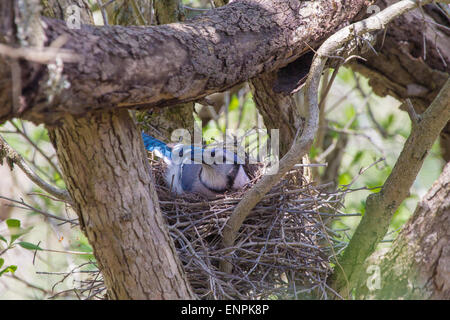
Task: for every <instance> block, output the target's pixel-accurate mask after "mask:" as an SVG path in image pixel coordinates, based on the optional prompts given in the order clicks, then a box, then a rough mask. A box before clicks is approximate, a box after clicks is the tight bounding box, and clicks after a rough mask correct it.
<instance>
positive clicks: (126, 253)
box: [44, 3, 194, 299]
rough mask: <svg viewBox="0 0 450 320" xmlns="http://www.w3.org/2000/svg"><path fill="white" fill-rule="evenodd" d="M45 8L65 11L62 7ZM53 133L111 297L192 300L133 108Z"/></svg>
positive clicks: (69, 120) (67, 121)
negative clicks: (130, 112)
mask: <svg viewBox="0 0 450 320" xmlns="http://www.w3.org/2000/svg"><path fill="white" fill-rule="evenodd" d="M64 4H65V5H70V4H71V3H64ZM72 4H73V3H72ZM77 4H78V3H77ZM44 8H46V9H47V10H49V12H56V13H57V14H58V12H59V14H63V10H62V9H61V10H60V11H58V10H57V9H58V6H56V4H55V3H54V4H53V6H48V7H47V6H46V7H44ZM88 13H89V10H83V11H82V14H83V15H84V18H83V21H84V22H91V23H92V19H91V17H90V16H89V15H88ZM59 17H60V18H62V16H59ZM191 116H192V115H191ZM48 129H49V135H50V138H51V140H52V143H53V145H54V147H55V149H56V151H57V156H58V161H59V163H60V164H61V167H62V170H63V176H64V181H65V182H66V185H67V188H68V190H69V192H70V194H71V196H72V202H73V203H74V209H75V211H76V212H77V214H78V217H79V220H80V222H81V227H82V230H83V231H84V232H85V234H86V236H87V238H88V240H89V243H90V244H91V245H92V247H93V249H94V255H95V257H96V260H97V262H98V265H99V268H100V270H101V272H102V275H103V277H104V279H105V283H106V286H107V288H108V291H107V292H108V297H109V298H112V299H188V298H193V297H194V294H193V293H192V291H191V289H190V285H189V284H188V283H187V280H186V278H185V276H184V271H183V270H182V268H181V265H180V263H179V261H178V255H177V253H176V250H175V248H174V246H173V242H172V239H171V238H170V236H169V234H168V231H167V226H166V222H165V220H164V219H163V218H162V214H161V211H160V208H159V204H158V196H157V194H156V191H155V188H154V184H153V180H152V174H151V171H150V170H149V169H150V168H149V165H148V161H147V157H146V153H145V152H144V151H143V148H142V142H141V136H140V134H139V130H137V128H136V126H135V124H134V122H133V121H132V119H131V118H130V116H129V115H128V111H127V110H119V111H114V112H106V113H103V114H99V113H97V114H92V115H88V116H87V117H86V118H82V119H75V118H73V117H71V116H70V115H67V116H66V117H65V118H64V119H63V121H62V122H61V123H60V124H59V126H58V127H53V128H52V127H49V128H48Z"/></svg>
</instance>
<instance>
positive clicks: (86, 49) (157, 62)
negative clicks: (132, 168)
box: [0, 0, 365, 123]
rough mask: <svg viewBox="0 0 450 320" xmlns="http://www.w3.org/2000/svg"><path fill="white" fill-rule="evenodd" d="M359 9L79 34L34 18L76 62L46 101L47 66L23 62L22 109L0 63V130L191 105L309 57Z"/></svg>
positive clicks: (225, 12) (284, 11) (211, 17)
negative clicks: (4, 125)
mask: <svg viewBox="0 0 450 320" xmlns="http://www.w3.org/2000/svg"><path fill="white" fill-rule="evenodd" d="M11 2H12V0H8V1H2V2H1V4H0V18H1V19H2V21H3V23H2V24H1V29H0V30H1V34H8V35H9V36H8V37H7V39H6V40H7V43H9V44H13V43H14V42H15V38H14V35H15V33H14V28H13V27H14V23H13V21H12V19H11V18H12V17H14V10H13V8H12V7H11ZM364 7H365V0H347V1H336V2H333V3H330V2H329V1H325V0H322V1H314V2H310V1H302V2H299V1H297V0H291V1H285V0H272V1H269V0H237V1H233V2H232V3H230V4H229V5H227V6H225V7H222V8H218V9H215V10H210V11H208V12H206V13H205V14H204V15H201V16H199V17H196V18H194V19H192V20H191V21H189V22H186V23H175V24H170V25H163V26H157V27H121V26H109V27H93V26H88V25H83V26H82V28H81V29H80V30H77V29H69V28H68V27H67V26H66V24H65V23H64V22H62V21H60V20H55V19H43V21H44V22H45V24H46V28H45V30H44V31H45V36H46V45H48V44H50V43H52V41H54V40H55V39H56V38H57V37H59V36H60V35H62V34H64V35H65V37H66V39H67V41H66V43H65V45H64V48H65V49H67V50H71V51H73V52H75V53H76V54H77V55H78V56H79V57H80V58H81V59H80V61H78V62H77V63H68V62H66V63H65V65H64V70H63V72H62V75H61V76H62V79H63V80H65V82H64V83H70V87H69V88H67V87H62V88H61V89H60V90H58V91H56V92H54V97H53V100H52V101H48V87H47V85H46V83H47V80H48V78H49V75H48V72H47V68H46V66H42V65H41V66H36V65H34V64H32V63H30V62H24V63H22V64H21V66H20V67H21V75H22V87H21V90H20V92H19V94H20V101H21V103H20V104H19V105H15V104H13V103H12V97H11V92H10V90H9V89H10V87H8V86H5V85H4V83H11V72H10V66H9V62H6V61H4V60H2V61H0V78H1V79H5V80H3V81H4V82H3V85H0V104H1V105H2V106H3V107H2V109H1V110H0V121H4V120H7V119H10V118H12V117H21V118H23V119H28V120H32V121H34V122H36V123H42V122H46V123H55V122H57V121H58V120H59V119H61V118H62V117H63V116H64V115H65V114H66V113H71V114H73V115H78V116H82V115H86V114H87V113H88V112H89V111H93V110H111V109H115V108H121V107H123V108H125V107H126V108H150V107H155V108H156V107H161V106H168V105H176V104H180V103H183V102H188V101H193V100H196V99H199V98H201V97H204V96H206V95H209V94H211V93H214V92H217V91H223V90H226V89H227V88H230V87H232V86H233V85H235V84H238V83H240V82H243V81H246V80H247V79H249V78H251V77H254V76H256V75H257V74H260V73H262V72H269V71H272V70H276V69H278V68H281V67H283V66H286V65H287V64H288V63H290V62H293V61H295V60H296V59H297V58H299V57H300V56H301V55H302V54H304V53H305V52H306V51H307V50H309V47H308V45H307V44H309V46H311V47H317V46H318V45H319V44H320V43H321V42H322V41H324V39H326V38H327V37H328V36H329V35H331V34H332V33H333V32H334V31H336V30H338V29H340V28H341V27H342V26H343V25H345V24H347V23H348V22H349V21H351V20H352V19H353V18H354V17H355V16H356V15H357V14H358V13H359V12H360V11H361V10H362V9H363V8H364ZM312 12H314V14H312ZM2 42H4V41H2ZM32 71H34V72H32ZM30 74H32V75H33V77H30Z"/></svg>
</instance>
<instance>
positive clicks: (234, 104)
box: [228, 95, 239, 111]
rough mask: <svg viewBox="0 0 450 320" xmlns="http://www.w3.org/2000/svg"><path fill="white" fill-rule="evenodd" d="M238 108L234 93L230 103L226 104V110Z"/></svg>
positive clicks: (237, 100)
mask: <svg viewBox="0 0 450 320" xmlns="http://www.w3.org/2000/svg"><path fill="white" fill-rule="evenodd" d="M237 108H239V99H238V97H236V95H233V97H232V98H231V101H230V104H229V105H228V110H229V111H233V110H236V109H237Z"/></svg>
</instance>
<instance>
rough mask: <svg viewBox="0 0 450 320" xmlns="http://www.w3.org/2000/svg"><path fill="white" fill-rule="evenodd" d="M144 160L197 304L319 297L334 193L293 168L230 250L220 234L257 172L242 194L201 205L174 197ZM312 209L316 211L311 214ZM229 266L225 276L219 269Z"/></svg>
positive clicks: (158, 170) (158, 164)
mask: <svg viewBox="0 0 450 320" xmlns="http://www.w3.org/2000/svg"><path fill="white" fill-rule="evenodd" d="M151 161H152V170H153V174H154V177H155V185H156V190H157V193H158V197H159V200H160V206H161V210H162V212H163V214H164V216H165V218H166V219H167V222H168V225H169V231H170V235H171V237H172V238H173V240H174V243H175V246H176V249H177V252H178V255H179V258H180V259H181V262H182V265H183V267H184V270H185V272H186V275H187V277H188V279H189V281H190V284H191V286H192V288H193V290H194V291H195V293H196V294H197V295H198V296H199V298H202V299H266V298H278V299H287V298H317V297H319V295H320V294H321V295H322V297H324V295H325V297H326V288H327V287H326V283H325V281H326V278H327V276H328V274H329V273H330V271H331V270H330V263H329V262H330V257H331V256H332V254H333V253H334V250H332V248H331V243H330V238H331V237H329V236H328V234H327V231H326V230H327V228H326V227H325V226H326V225H327V222H329V220H330V219H333V216H334V212H335V209H334V208H335V207H336V204H338V203H339V202H340V200H339V197H340V196H341V195H339V193H334V194H328V193H326V192H324V191H321V190H320V188H317V187H314V186H313V185H312V184H311V183H308V182H307V181H306V180H305V179H304V178H303V176H302V168H299V169H293V170H292V171H291V172H289V173H288V174H287V175H286V176H285V177H284V179H283V180H282V181H281V182H280V183H279V184H278V185H276V186H275V187H274V188H273V189H272V190H271V191H270V192H269V193H268V194H267V195H266V196H265V197H264V198H263V199H262V200H261V201H260V202H259V203H258V205H257V206H256V207H255V208H254V209H253V210H252V212H251V213H250V215H249V216H248V217H247V218H246V220H245V221H244V223H243V225H242V227H241V229H240V230H239V234H238V236H237V238H236V241H235V245H234V247H232V248H224V247H223V244H222V231H223V230H224V227H225V225H226V222H227V220H228V218H229V217H230V215H231V214H232V212H233V210H234V208H235V207H236V205H237V204H238V203H239V201H240V200H241V199H242V196H243V194H244V193H245V192H246V190H248V189H249V188H250V187H251V186H252V185H253V184H255V183H256V182H257V181H258V180H259V178H260V177H261V175H262V167H261V166H256V165H253V167H252V168H250V170H249V175H250V176H251V178H252V182H251V183H250V185H249V186H248V187H246V188H245V189H244V190H241V191H239V192H234V193H228V194H225V195H221V196H218V197H217V199H214V200H207V199H205V198H202V197H201V196H198V195H194V194H187V195H176V196H175V195H174V194H173V193H171V192H170V190H169V187H168V186H167V185H166V183H165V181H164V177H163V172H164V170H165V164H164V163H163V162H162V161H156V160H151ZM319 210H320V212H319ZM221 260H226V261H229V262H231V264H232V265H233V272H232V274H226V273H224V272H222V271H221V270H220V268H219V264H220V261H221Z"/></svg>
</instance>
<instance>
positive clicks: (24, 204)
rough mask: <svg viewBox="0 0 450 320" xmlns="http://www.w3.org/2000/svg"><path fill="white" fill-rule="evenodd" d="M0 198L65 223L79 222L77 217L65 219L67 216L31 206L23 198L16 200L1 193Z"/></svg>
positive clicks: (76, 223) (20, 207) (16, 206)
mask: <svg viewBox="0 0 450 320" xmlns="http://www.w3.org/2000/svg"><path fill="white" fill-rule="evenodd" d="M0 199H4V200H8V201H10V202H13V203H17V204H19V205H20V206H18V205H9V206H11V207H15V208H19V209H24V210H30V211H33V212H36V213H39V214H41V215H43V216H44V217H46V218H52V219H55V220H60V221H63V222H64V223H70V224H72V225H78V224H79V223H78V222H77V219H65V218H62V217H58V216H55V215H53V214H51V213H48V212H45V211H42V210H40V209H38V208H35V207H33V206H30V205H29V204H27V203H25V201H23V199H20V200H21V201H18V200H14V199H11V198H8V197H4V196H1V195H0Z"/></svg>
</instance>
